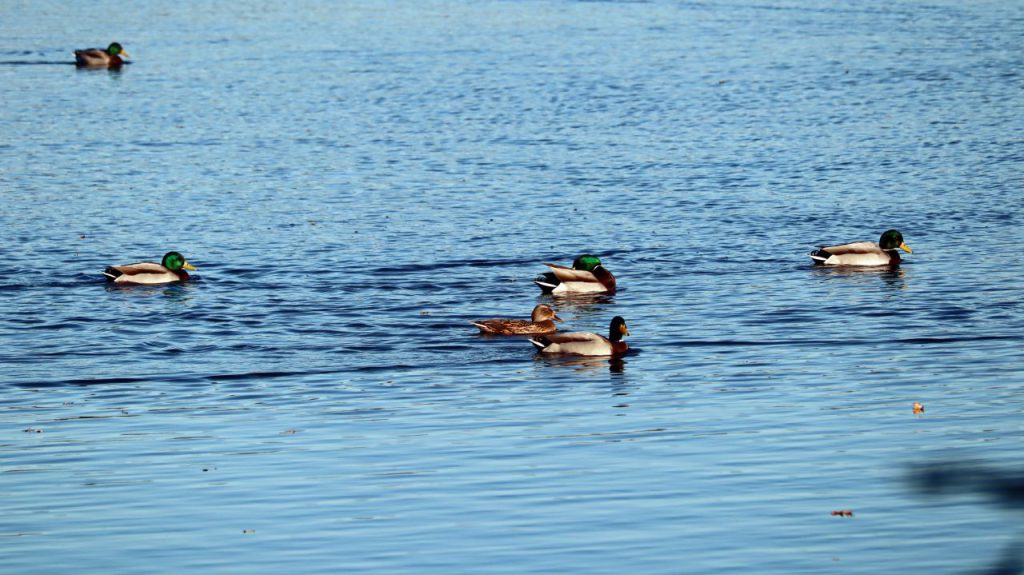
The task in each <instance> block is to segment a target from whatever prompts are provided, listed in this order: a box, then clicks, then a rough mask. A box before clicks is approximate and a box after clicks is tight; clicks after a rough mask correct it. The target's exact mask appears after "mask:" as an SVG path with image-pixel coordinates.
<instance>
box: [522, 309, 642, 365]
mask: <svg viewBox="0 0 1024 575" xmlns="http://www.w3.org/2000/svg"><path fill="white" fill-rule="evenodd" d="M624 335H629V329H627V328H626V320H624V319H622V317H621V316H615V317H614V318H612V323H611V325H609V326H608V337H603V336H601V335H598V334H596V333H590V332H585V331H575V332H569V333H553V334H550V335H542V336H539V337H535V338H532V339H531V340H530V343H532V344H533V345H535V346H537V349H538V351H540V353H553V354H554V353H558V354H565V355H612V356H615V355H622V354H624V353H626V351H627V350H629V344H627V343H626V342H624V341H622V336H624Z"/></svg>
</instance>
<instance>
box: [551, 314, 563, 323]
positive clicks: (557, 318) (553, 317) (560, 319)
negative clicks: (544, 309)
mask: <svg viewBox="0 0 1024 575" xmlns="http://www.w3.org/2000/svg"><path fill="white" fill-rule="evenodd" d="M551 319H553V320H555V321H560V322H565V320H564V319H562V318H560V317H558V316H557V315H553V316H551Z"/></svg>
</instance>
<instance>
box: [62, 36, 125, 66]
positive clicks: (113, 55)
mask: <svg viewBox="0 0 1024 575" xmlns="http://www.w3.org/2000/svg"><path fill="white" fill-rule="evenodd" d="M122 56H124V57H125V58H127V57H128V52H125V51H124V48H122V47H121V45H120V44H118V43H117V42H111V43H110V45H109V46H107V49H106V50H104V49H103V48H86V49H85V50H75V65H76V66H79V67H83V68H116V67H118V66H120V65H121V64H124V60H123V59H122V58H121V57H122Z"/></svg>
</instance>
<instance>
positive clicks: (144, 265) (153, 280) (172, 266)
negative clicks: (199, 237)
mask: <svg viewBox="0 0 1024 575" xmlns="http://www.w3.org/2000/svg"><path fill="white" fill-rule="evenodd" d="M182 268H184V269H182ZM195 269H196V268H194V267H192V264H190V263H188V262H187V261H185V256H183V255H181V254H179V253H178V252H167V253H166V254H164V259H163V260H161V261H160V263H155V262H139V263H137V264H124V265H119V266H110V267H108V268H107V269H106V270H104V271H103V275H105V276H107V281H110V282H113V283H115V284H123V285H160V284H166V283H172V282H183V281H188V278H189V275H188V273H187V272H186V271H185V270H192V271H195Z"/></svg>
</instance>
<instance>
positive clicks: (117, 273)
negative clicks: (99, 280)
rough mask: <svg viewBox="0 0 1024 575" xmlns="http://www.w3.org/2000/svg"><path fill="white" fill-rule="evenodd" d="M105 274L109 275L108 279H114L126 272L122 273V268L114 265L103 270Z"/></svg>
mask: <svg viewBox="0 0 1024 575" xmlns="http://www.w3.org/2000/svg"><path fill="white" fill-rule="evenodd" d="M103 275H105V276H107V281H114V280H116V279H117V278H119V277H121V276H122V275H124V274H122V273H121V270H119V269H117V268H115V267H113V266H110V267H108V268H107V269H105V270H103Z"/></svg>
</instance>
